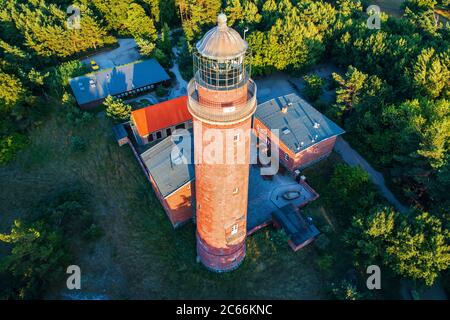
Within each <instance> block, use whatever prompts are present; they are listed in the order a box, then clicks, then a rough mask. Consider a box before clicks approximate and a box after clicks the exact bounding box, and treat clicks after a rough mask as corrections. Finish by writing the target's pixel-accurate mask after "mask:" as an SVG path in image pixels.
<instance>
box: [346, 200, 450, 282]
mask: <svg viewBox="0 0 450 320" xmlns="http://www.w3.org/2000/svg"><path fill="white" fill-rule="evenodd" d="M345 238H346V241H347V243H348V244H349V245H350V246H352V247H354V254H355V258H356V262H357V263H358V264H359V265H360V266H365V265H368V264H373V263H379V262H381V263H383V264H384V265H386V266H388V267H389V268H391V270H392V271H394V272H395V273H396V274H398V275H400V276H403V277H407V278H409V279H412V280H417V281H420V282H421V283H424V284H426V285H428V286H430V285H432V284H433V283H434V281H435V280H436V278H437V277H438V276H439V272H441V271H443V270H446V269H448V267H449V266H450V245H449V241H450V232H449V231H448V230H447V229H446V228H444V227H443V225H442V222H441V221H440V220H439V219H438V218H437V217H435V216H432V215H430V214H429V213H427V212H417V211H413V212H411V213H410V214H409V215H408V214H399V213H396V212H395V211H393V210H392V209H391V208H382V207H379V208H376V209H374V210H373V211H372V212H371V214H369V215H362V214H361V215H359V216H357V217H355V218H354V219H353V223H352V228H351V229H350V230H349V232H348V233H347V234H346V235H345Z"/></svg>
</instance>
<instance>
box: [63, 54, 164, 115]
mask: <svg viewBox="0 0 450 320" xmlns="http://www.w3.org/2000/svg"><path fill="white" fill-rule="evenodd" d="M169 81H170V77H169V75H168V74H167V73H166V71H164V69H163V67H161V65H160V64H159V63H158V62H157V61H156V60H155V59H150V60H144V61H138V62H133V63H129V64H126V65H122V66H118V67H114V68H111V69H105V70H101V71H98V72H93V73H89V74H86V75H84V76H80V77H76V78H73V79H70V87H71V88H72V91H73V94H74V95H75V99H76V100H77V103H78V105H79V106H80V108H82V109H92V108H95V107H97V106H99V105H100V104H102V103H103V101H104V100H105V98H106V97H107V96H108V95H111V96H113V97H117V98H122V99H125V98H127V97H129V96H132V95H137V94H141V93H144V92H146V91H150V90H153V89H154V88H155V87H156V86H158V85H159V84H168V83H169Z"/></svg>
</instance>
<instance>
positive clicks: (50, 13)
mask: <svg viewBox="0 0 450 320" xmlns="http://www.w3.org/2000/svg"><path fill="white" fill-rule="evenodd" d="M8 9H9V10H10V12H8V14H9V15H10V17H11V21H12V22H13V23H14V26H15V28H16V29H17V30H18V31H19V32H20V33H21V34H22V36H23V38H24V39H25V45H26V46H27V47H29V48H31V49H32V50H34V52H35V53H36V54H37V55H38V56H41V57H52V56H56V57H60V58H64V57H68V56H71V55H73V54H75V53H78V52H83V51H87V50H89V49H96V48H98V47H101V46H103V45H106V44H110V43H113V42H114V41H115V39H114V38H112V37H110V36H108V35H107V33H106V31H105V30H104V29H103V28H102V27H100V26H99V24H98V23H97V22H96V21H95V19H94V18H93V17H92V13H91V11H90V10H89V9H88V8H87V7H86V6H82V5H81V6H80V9H81V10H82V12H83V19H81V22H80V23H81V26H80V28H79V29H72V28H68V27H67V26H66V22H67V16H66V13H65V12H64V11H63V10H61V9H60V8H59V7H58V6H56V5H54V4H46V3H45V2H44V1H39V2H31V3H27V4H18V5H17V6H10V7H8Z"/></svg>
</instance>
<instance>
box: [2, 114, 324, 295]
mask: <svg viewBox="0 0 450 320" xmlns="http://www.w3.org/2000/svg"><path fill="white" fill-rule="evenodd" d="M52 108H54V112H53V113H52V115H51V116H50V117H49V119H48V120H47V121H46V122H45V123H43V124H42V125H40V127H38V128H36V129H35V130H33V132H32V133H31V135H30V139H31V143H30V145H29V146H28V147H27V148H26V149H25V150H23V151H22V152H20V153H19V155H18V156H17V159H16V160H15V161H14V162H12V163H11V164H9V165H8V166H4V167H1V168H0V190H1V193H0V207H1V208H2V209H1V215H2V219H0V231H2V232H5V231H9V227H10V224H11V222H12V221H13V219H14V218H17V217H25V216H27V215H28V214H30V213H31V211H32V210H33V208H34V207H35V206H36V204H37V203H38V202H40V201H42V200H43V199H45V198H46V197H48V196H49V195H52V194H55V193H57V192H59V191H60V190H63V189H65V188H67V187H68V186H78V187H80V188H81V189H82V190H84V191H86V192H87V193H88V194H89V195H90V196H89V197H90V199H89V200H90V203H91V210H92V212H93V213H94V216H95V219H96V224H98V225H100V226H101V227H102V228H103V229H104V236H103V237H102V238H100V239H99V240H97V241H96V242H95V243H91V244H84V245H82V246H78V247H76V248H75V250H74V251H75V253H76V256H77V257H76V261H73V262H72V264H77V265H79V266H80V267H81V270H82V288H83V289H82V291H83V293H92V294H102V295H106V296H107V297H109V298H124V299H133V298H134V299H151V298H155V299H156V298H175V299H177V298H178V299H188V298H200V299H202V298H210V299H214V298H235V299H246V298H247V299H251V298H261V299H272V298H277V299H282V298H283V299H323V298H327V297H328V295H327V293H326V292H325V289H324V281H323V277H322V274H321V273H320V272H319V271H318V270H317V268H316V265H315V263H314V260H315V256H316V252H315V249H314V247H313V246H309V247H307V248H305V249H304V250H301V251H299V252H297V253H294V252H292V251H291V250H290V248H289V247H288V245H287V243H286V242H284V241H283V242H281V241H280V240H277V239H278V238H279V237H277V233H276V232H274V231H271V230H269V229H266V230H262V231H260V232H258V233H256V234H255V235H254V236H252V237H250V238H249V239H248V240H247V257H246V259H245V262H244V263H243V265H242V266H241V267H240V268H239V269H238V270H236V271H234V272H232V273H227V274H215V273H211V272H209V271H206V270H205V269H204V268H203V267H202V266H201V265H200V264H198V263H196V262H195V260H196V259H195V257H196V252H195V237H194V226H193V225H192V224H189V225H186V226H184V227H182V228H181V229H180V230H177V231H174V230H173V229H172V227H171V225H170V223H169V220H168V219H167V218H166V216H165V213H164V212H163V210H162V208H161V206H160V204H159V202H158V200H157V199H156V197H155V196H154V193H153V191H152V189H151V187H150V185H149V183H148V182H147V180H146V179H145V177H144V174H143V173H142V172H141V169H140V167H139V165H138V164H137V162H136V160H135V159H134V156H133V154H132V152H131V150H130V148H129V147H128V146H124V147H122V148H120V147H119V146H118V145H117V144H116V142H115V141H114V139H113V137H112V133H111V126H112V124H111V123H110V122H109V120H107V119H105V117H104V116H103V115H102V114H98V115H96V116H95V118H94V119H93V120H92V121H91V122H90V123H88V124H85V125H74V124H72V122H69V121H68V120H67V119H66V116H65V114H64V112H63V111H62V110H59V108H60V107H59V106H53V107H52ZM73 136H80V137H83V138H84V139H85V140H86V141H87V142H88V147H87V149H86V150H85V151H78V152H76V151H74V150H73V149H72V146H71V139H72V137H73ZM308 177H310V178H311V179H312V176H308ZM313 187H315V186H314V184H313ZM0 250H3V253H4V252H6V251H5V250H6V249H5V247H3V248H2V246H1V245H0ZM64 287H65V279H62V280H61V283H60V284H55V287H54V288H51V289H50V290H49V293H48V294H47V297H49V298H60V297H61V294H63V296H62V297H64V294H67V295H70V294H71V293H70V292H68V291H66V289H64Z"/></svg>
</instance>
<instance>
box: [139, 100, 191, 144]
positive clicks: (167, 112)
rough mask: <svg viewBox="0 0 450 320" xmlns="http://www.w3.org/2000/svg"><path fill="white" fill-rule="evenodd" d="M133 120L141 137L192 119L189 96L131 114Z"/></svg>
mask: <svg viewBox="0 0 450 320" xmlns="http://www.w3.org/2000/svg"><path fill="white" fill-rule="evenodd" d="M131 119H132V121H133V122H134V125H135V126H136V129H137V131H138V132H139V135H140V136H141V137H145V136H147V135H148V134H150V133H152V132H155V131H158V130H161V129H164V128H168V127H171V126H174V125H177V124H179V123H182V122H186V121H188V120H191V119H192V115H191V114H190V113H189V111H188V108H187V96H181V97H178V98H175V99H172V100H168V101H164V102H161V103H158V104H154V105H152V106H148V107H145V108H142V109H138V110H134V111H132V112H131Z"/></svg>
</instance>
